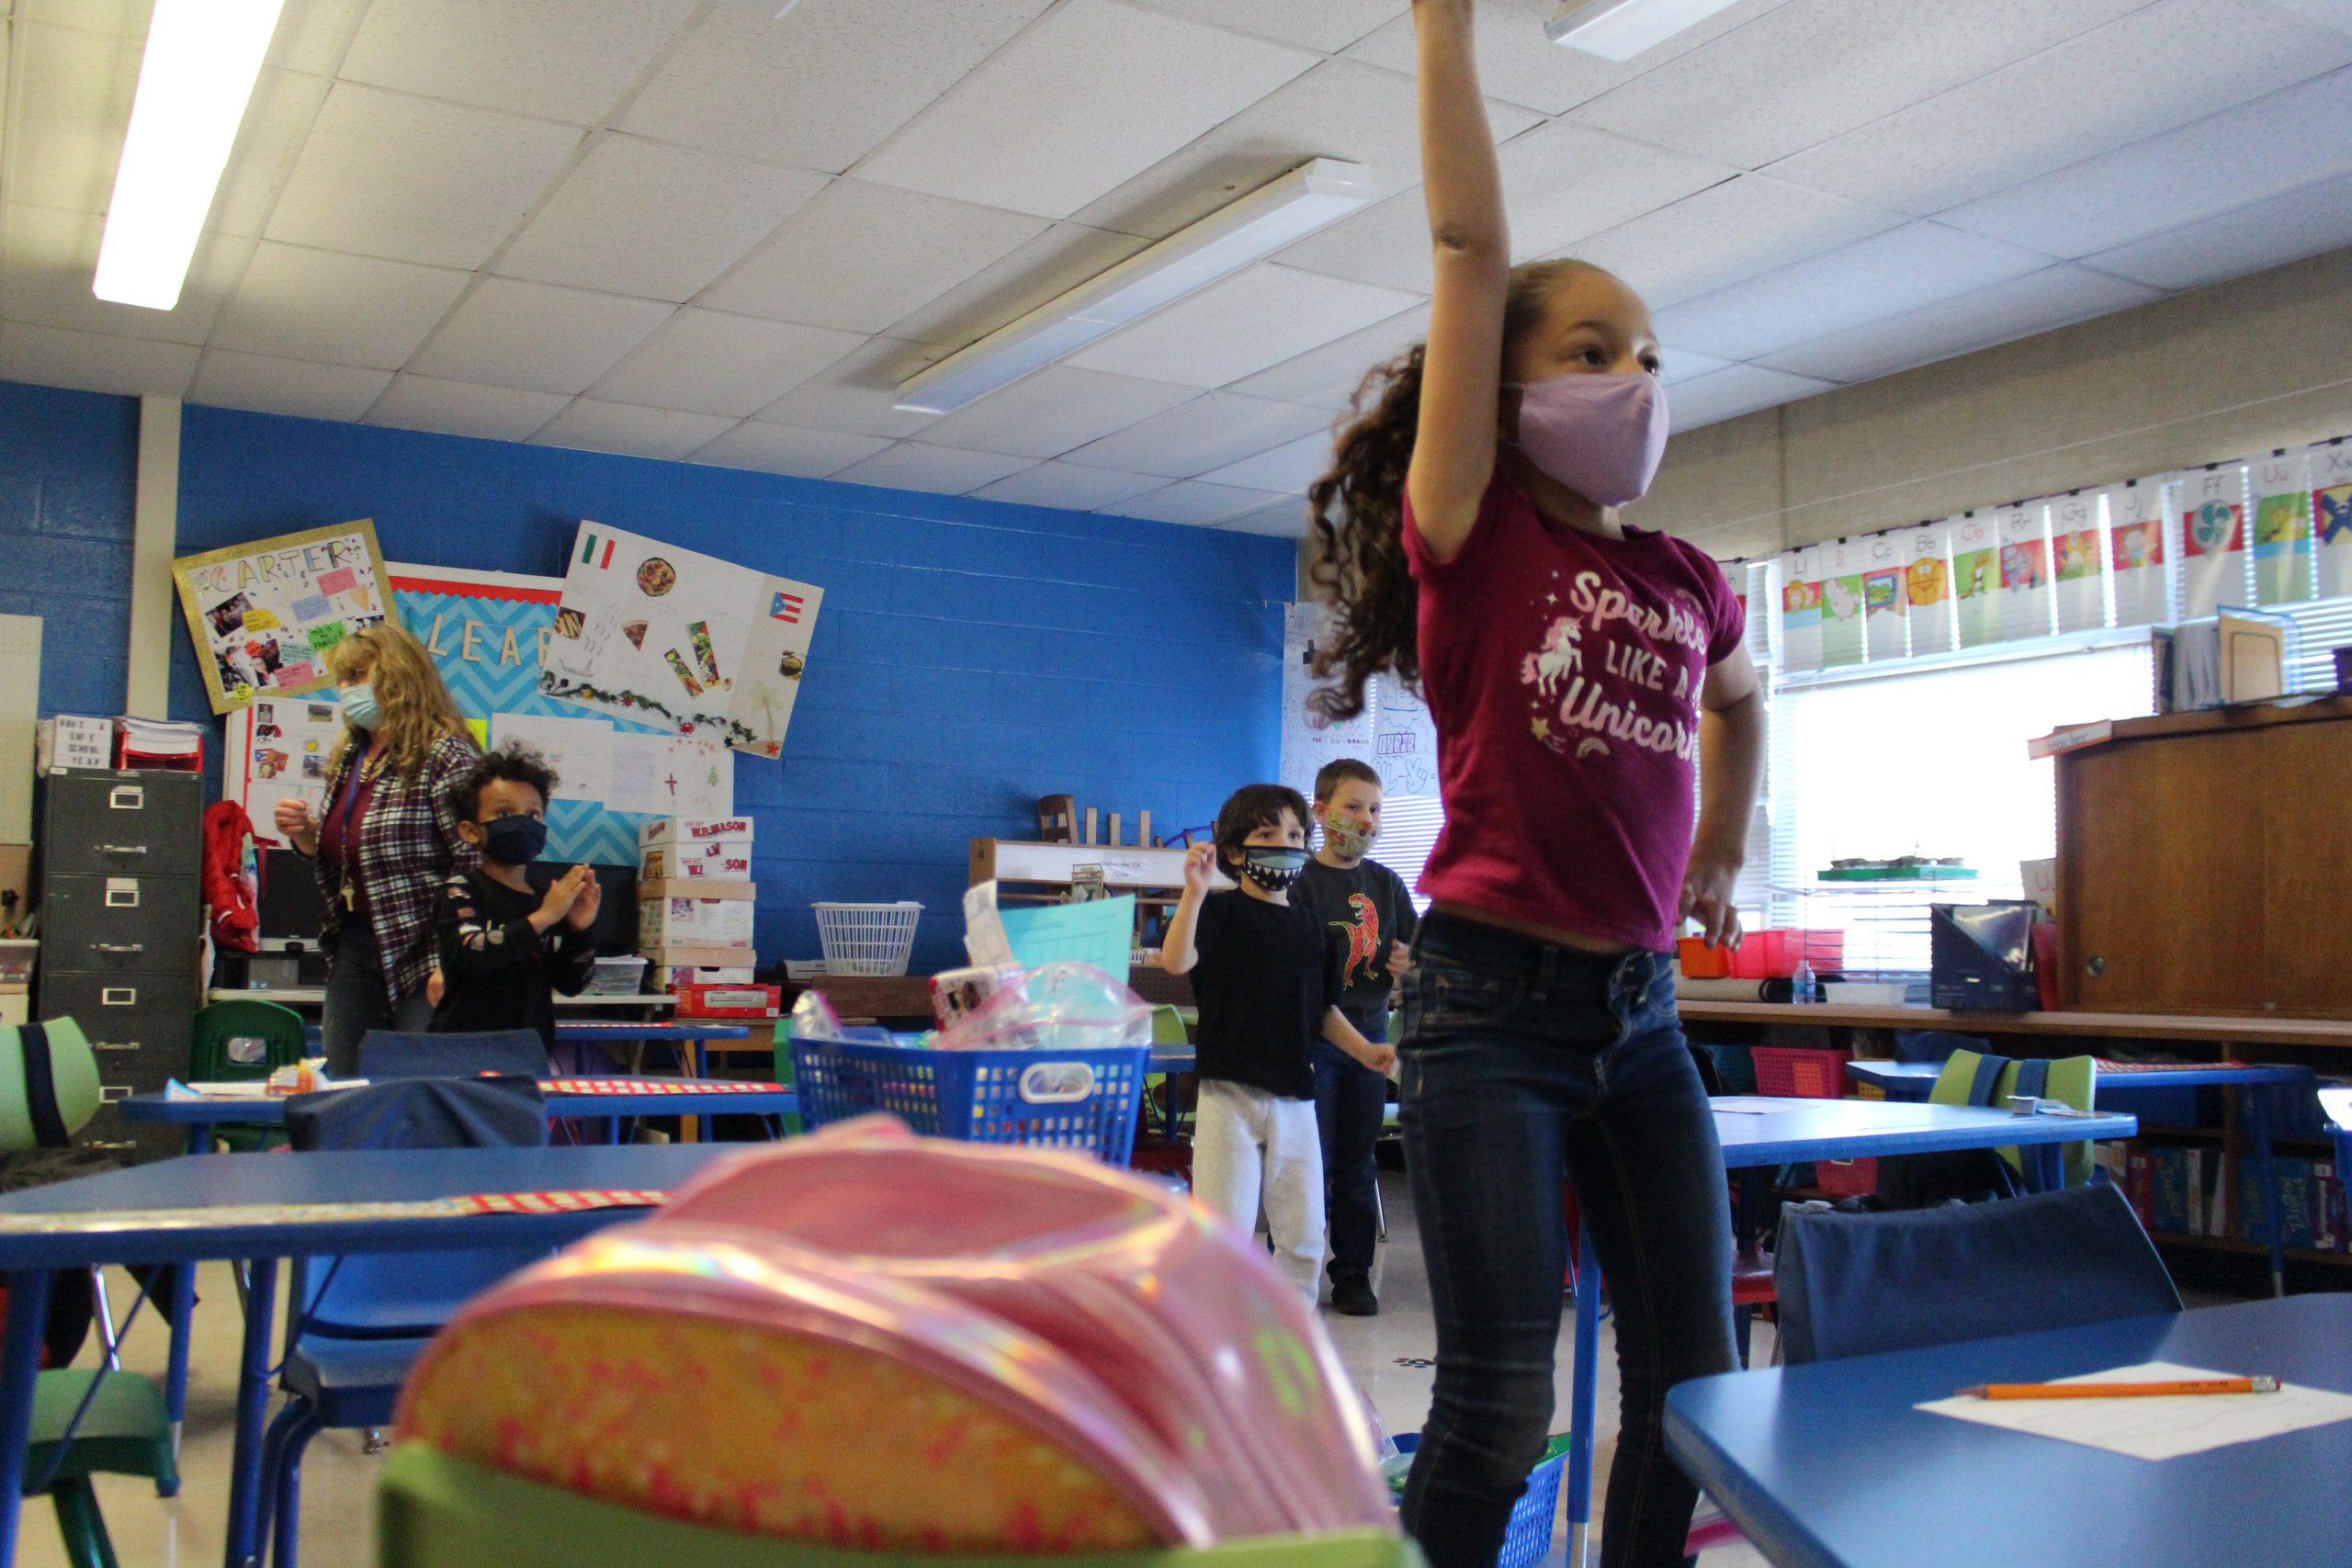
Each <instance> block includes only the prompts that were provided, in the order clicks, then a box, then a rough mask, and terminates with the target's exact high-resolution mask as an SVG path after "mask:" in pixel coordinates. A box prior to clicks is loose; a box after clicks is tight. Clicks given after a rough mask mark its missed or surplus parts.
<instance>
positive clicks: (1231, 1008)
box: [1159, 784, 1397, 1303]
mask: <svg viewBox="0 0 2352 1568" xmlns="http://www.w3.org/2000/svg"><path fill="white" fill-rule="evenodd" d="M1219 862H1222V863H1224V865H1225V868H1226V870H1227V872H1228V873H1230V874H1231V875H1232V877H1233V879H1234V881H1235V882H1237V883H1238V884H1239V885H1240V886H1238V888H1237V889H1236V890H1235V891H1233V892H1229V893H1216V894H1212V893H1210V892H1209V878H1210V875H1211V874H1212V871H1213V868H1214V867H1215V866H1216V864H1217V863H1219ZM1305 863H1306V801H1304V800H1302V799H1300V798H1299V795H1298V792H1297V791H1296V790H1295V789H1286V788H1284V787H1283V785H1281V784H1251V785H1250V786H1249V787H1247V788H1245V789H1242V790H1240V791H1238V792H1237V793H1236V794H1235V795H1234V796H1233V798H1232V799H1230V800H1228V801H1227V802H1226V803H1225V807H1224V809H1222V810H1221V811H1219V812H1218V813H1217V819H1216V843H1215V844H1214V845H1209V844H1195V845H1193V849H1192V852H1191V853H1189V854H1188V855H1186V856H1185V859H1184V896H1183V897H1182V899H1181V900H1179V901H1178V903H1177V905H1176V912H1175V914H1174V915H1173V916H1172V917H1170V919H1169V922H1168V932H1167V935H1166V937H1165V938H1164V940H1163V941H1162V942H1161V945H1160V954H1159V963H1160V967H1161V968H1163V969H1165V970H1167V971H1168V973H1170V975H1184V974H1190V975H1192V976H1193V999H1194V1000H1195V1001H1197V1002H1198V1003H1199V1005H1200V1010H1201V1022H1200V1029H1199V1031H1198V1038H1197V1040H1196V1042H1195V1046H1196V1050H1197V1053H1198V1056H1199V1071H1200V1078H1201V1105H1200V1113H1199V1115H1198V1117H1197V1118H1196V1120H1195V1123H1194V1131H1193V1196H1194V1197H1196V1198H1198V1199H1199V1200H1200V1201H1201V1202H1202V1203H1203V1204H1204V1206H1206V1207H1207V1208H1209V1209H1211V1210H1214V1211H1215V1212H1216V1213H1220V1214H1222V1215H1224V1216H1225V1217H1226V1218H1227V1220H1230V1221H1231V1222H1233V1223H1234V1224H1238V1225H1239V1226H1240V1227H1241V1228H1242V1229H1243V1230H1244V1231H1251V1230H1254V1229H1255V1228H1256V1227H1257V1224H1258V1209H1259V1203H1260V1201H1261V1198H1262V1200H1263V1201H1264V1205H1265V1211H1266V1228H1267V1231H1268V1233H1269V1234H1270V1235H1272V1237H1273V1243H1274V1252H1275V1255H1276V1258H1277V1261H1278V1262H1279V1263H1280V1264H1281V1266H1282V1269H1283V1273H1284V1274H1285V1275H1286V1276H1287V1277H1288V1278H1289V1279H1290V1280H1291V1282H1292V1283H1294V1284H1295V1285H1296V1286H1297V1287H1298V1288H1299V1289H1300V1290H1302V1291H1304V1292H1306V1299H1307V1300H1308V1301H1309V1302H1310V1303H1311V1302H1313V1301H1314V1300H1315V1298H1316V1293H1317V1285H1318V1283H1319V1278H1320V1276H1321V1274H1322V1270H1323V1155H1322V1145H1321V1139H1320V1137H1319V1135H1318V1134H1317V1131H1316V1122H1315V1072H1314V1068H1313V1066H1312V1059H1311V1056H1310V1055H1309V1053H1310V1050H1311V1048H1312V1047H1313V1045H1314V1043H1315V1042H1316V1040H1317V1039H1318V1038H1329V1039H1331V1040H1333V1041H1336V1042H1338V1043H1339V1045H1340V1049H1341V1050H1344V1051H1346V1052H1348V1053H1349V1054H1350V1055H1353V1056H1354V1057H1355V1058H1356V1059H1357V1060H1358V1061H1360V1062H1362V1063H1363V1065H1364V1066H1367V1067H1371V1068H1373V1069H1374V1070H1375V1071H1378V1072H1383V1073H1385V1072H1386V1071H1387V1070H1388V1069H1389V1068H1390V1067H1391V1066H1395V1065H1396V1060H1397V1056H1396V1053H1395V1052H1393V1051H1391V1050H1389V1049H1388V1048H1387V1047H1386V1046H1385V1045H1375V1044H1374V1043H1372V1042H1370V1041H1368V1040H1366V1039H1364V1037H1363V1035H1361V1034H1359V1033H1358V1032H1356V1030H1355V1028H1354V1026H1353V1025H1351V1023H1349V1022H1348V1021H1347V1019H1346V1018H1345V1017H1344V1016H1343V1015H1342V1014H1341V1013H1340V1010H1339V1008H1338V1007H1337V1006H1335V1005H1334V1004H1335V1003H1337V1002H1338V1001H1339V999H1340V992H1341V988H1342V987H1341V986H1340V969H1341V965H1340V950H1339V944H1338V942H1336V941H1333V940H1330V939H1329V937H1328V936H1327V934H1326V932H1325V931H1324V930H1323V928H1322V927H1321V926H1320V925H1319V924H1317V921H1316V919H1315V918H1314V917H1313V916H1312V915H1309V914H1308V913H1307V912H1306V910H1305V909H1303V908H1298V907H1297V906H1295V905H1294V904H1293V903H1292V902H1291V901H1290V888H1291V886H1292V885H1293V884H1294V883H1295V882H1296V881H1297V880H1298V877H1299V872H1300V870H1301V868H1302V867H1303V866H1304V864H1305Z"/></svg>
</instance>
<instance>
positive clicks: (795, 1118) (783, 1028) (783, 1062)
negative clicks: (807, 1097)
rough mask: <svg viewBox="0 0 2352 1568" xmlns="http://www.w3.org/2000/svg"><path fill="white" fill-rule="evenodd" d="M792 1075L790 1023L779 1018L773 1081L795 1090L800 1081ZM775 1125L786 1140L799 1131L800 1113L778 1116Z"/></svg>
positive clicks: (776, 1023) (776, 1028) (785, 1019)
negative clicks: (781, 1131)
mask: <svg viewBox="0 0 2352 1568" xmlns="http://www.w3.org/2000/svg"><path fill="white" fill-rule="evenodd" d="M793 1075H794V1069H793V1066H792V1021H791V1020H790V1019H788V1018H780V1019H778V1020H776V1022H775V1081H776V1082H778V1083H780V1084H782V1085H783V1086H784V1087H785V1088H786V1089H798V1088H799V1087H800V1080H799V1079H798V1078H797V1077H794V1076H793ZM776 1125H777V1126H778V1127H779V1128H781V1129H782V1130H783V1134H784V1135H785V1136H786V1137H787V1138H788V1137H790V1136H792V1135H793V1134H795V1133H797V1132H799V1131H800V1127H801V1122H800V1113H799V1112H798V1111H795V1112H793V1113H792V1114H791V1115H789V1116H779V1117H777V1118H776Z"/></svg>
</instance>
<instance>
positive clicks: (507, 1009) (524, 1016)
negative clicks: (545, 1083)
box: [433, 745, 604, 1054]
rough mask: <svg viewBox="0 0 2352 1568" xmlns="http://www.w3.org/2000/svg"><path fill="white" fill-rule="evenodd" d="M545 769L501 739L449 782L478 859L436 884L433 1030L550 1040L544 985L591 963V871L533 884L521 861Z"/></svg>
mask: <svg viewBox="0 0 2352 1568" xmlns="http://www.w3.org/2000/svg"><path fill="white" fill-rule="evenodd" d="M554 789H555V770H553V769H552V768H549V767H548V765H547V763H546V762H545V761H542V760H541V759H540V757H539V755H538V753H537V752H536V751H531V750H526V749H524V748H522V747H519V746H511V745H510V746H502V747H500V748H499V749H498V750H495V751H492V752H491V753H490V754H489V755H487V756H485V757H483V758H482V759H481V761H478V762H476V763H475V764H474V765H473V767H472V768H471V769H470V770H469V771H468V772H467V773H466V774H465V775H464V776H463V777H462V778H460V779H458V782H457V783H456V784H453V785H452V786H450V791H449V804H450V805H451V806H452V807H454V808H455V809H456V811H457V813H458V836H459V837H461V838H463V839H464V840H466V842H468V843H469V844H472V845H474V846H475V847H476V848H478V849H480V850H481V870H479V871H469V872H464V873H460V874H458V875H455V876H452V877H450V878H449V880H448V881H447V882H446V883H444V884H443V885H442V887H441V893H440V897H438V898H437V899H435V908H434V939H435V945H436V947H437V949H438V951H439V953H440V963H441V976H442V982H443V987H444V988H443V991H442V994H441V1000H440V1002H439V1004H438V1005H436V1006H435V1008H434V1010H433V1031H434V1032H435V1033H436V1034H449V1033H473V1032H481V1031H488V1030H498V1029H535V1030H537V1031H538V1032H539V1037H540V1038H541V1039H542V1040H545V1041H546V1042H547V1043H548V1051H549V1053H550V1054H552V1053H553V1051H554V1050H555V1002H554V998H553V993H554V992H556V991H561V992H562V993H563V994H564V995H565V996H567V997H575V996H578V995H579V994H580V988H581V987H582V986H585V985H586V984H587V983H588V974H589V971H590V970H591V969H593V968H594V967H595V964H596V947H595V944H594V942H591V941H590V940H589V937H588V928H589V927H591V926H593V925H594V924H595V922H596V910H597V908H598V906H599V905H600V904H601V903H602V902H603V901H604V899H603V890H602V889H601V888H600V887H598V886H597V884H596V877H595V874H594V872H592V871H590V870H589V869H588V867H586V866H584V865H576V866H573V867H572V868H571V870H570V871H568V872H565V873H564V874H562V875H561V876H560V877H558V878H556V879H555V881H554V882H553V883H551V884H549V885H548V890H547V892H546V893H545V894H539V893H535V892H533V891H532V890H531V884H530V882H529V880H528V878H527V877H526V875H525V874H524V868H525V867H526V866H527V865H529V864H530V863H531V862H533V861H535V860H537V859H538V858H539V852H540V851H541V850H543V849H545V848H547V842H548V825H547V804H548V795H550V794H551V793H553V791H554Z"/></svg>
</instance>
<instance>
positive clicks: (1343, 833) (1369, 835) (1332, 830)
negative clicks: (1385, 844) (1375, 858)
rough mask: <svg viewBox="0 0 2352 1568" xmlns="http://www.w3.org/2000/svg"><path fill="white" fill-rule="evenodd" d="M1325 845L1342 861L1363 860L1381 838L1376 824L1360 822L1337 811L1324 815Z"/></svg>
mask: <svg viewBox="0 0 2352 1568" xmlns="http://www.w3.org/2000/svg"><path fill="white" fill-rule="evenodd" d="M1322 820H1323V844H1324V847H1325V848H1326V849H1329V851H1330V852H1332V853H1333V854H1335V855H1338V856H1339V857H1340V859H1341V860H1362V859H1363V857H1364V855H1365V854H1366V853H1367V852H1370V850H1371V849H1372V841H1373V840H1374V839H1377V838H1378V837H1380V828H1379V826H1378V825H1377V824H1376V823H1372V822H1359V821H1357V820H1355V819H1354V818H1351V817H1342V816H1340V814H1339V813H1338V812H1336V811H1327V812H1325V813H1324V814H1323V818H1322Z"/></svg>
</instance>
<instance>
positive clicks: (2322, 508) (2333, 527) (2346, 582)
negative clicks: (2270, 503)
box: [2305, 441, 2352, 599]
mask: <svg viewBox="0 0 2352 1568" xmlns="http://www.w3.org/2000/svg"><path fill="white" fill-rule="evenodd" d="M2305 457H2306V458H2307V460H2308V461H2309V462H2310V464H2311V477H2312V541H2313V543H2314V544H2316V545H2317V547H2318V548H2317V549H2316V551H2315V552H2314V553H2315V554H2316V555H2317V556H2318V557H2319V596H2320V597H2321V598H2323V599H2337V598H2342V597H2343V596H2344V595H2346V594H2347V593H2352V443H2346V442H2344V441H2330V442H2328V443H2326V444H2325V445H2324V446H2313V447H2312V448H2310V450H2309V451H2308V452H2306V453H2305Z"/></svg>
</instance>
